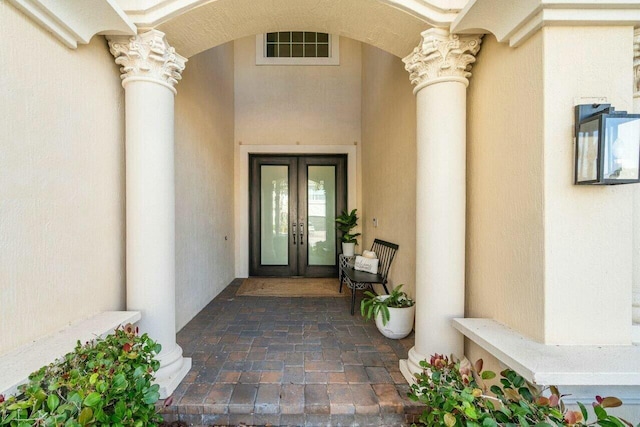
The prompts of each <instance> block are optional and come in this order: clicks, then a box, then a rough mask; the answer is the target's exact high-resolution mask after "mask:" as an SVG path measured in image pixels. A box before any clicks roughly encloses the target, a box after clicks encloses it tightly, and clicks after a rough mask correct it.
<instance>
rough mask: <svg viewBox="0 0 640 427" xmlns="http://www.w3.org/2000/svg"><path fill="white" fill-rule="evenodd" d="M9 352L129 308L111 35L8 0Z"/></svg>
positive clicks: (2, 140) (0, 88)
mask: <svg viewBox="0 0 640 427" xmlns="http://www.w3.org/2000/svg"><path fill="white" fill-rule="evenodd" d="M0 39H2V43H0V57H1V58H2V63H3V67H2V72H1V73H0V99H1V100H2V102H0V117H2V118H3V119H2V132H0V324H2V325H4V326H5V327H4V329H3V332H2V333H0V353H4V352H6V351H8V350H9V349H11V348H14V347H17V346H19V345H22V344H24V343H26V342H28V341H30V340H32V339H34V338H37V337H39V336H42V335H46V334H48V333H51V332H53V331H56V330H58V329H61V328H63V327H65V326H66V325H67V324H68V323H69V322H72V321H74V320H78V319H81V318H83V317H88V316H90V315H92V314H95V313H97V312H100V311H104V310H118V309H123V308H124V299H125V297H124V295H125V294H124V292H125V288H124V144H123V141H124V124H123V121H124V115H123V89H122V87H121V86H120V77H119V74H120V73H119V72H118V67H117V66H116V65H115V64H114V62H113V57H112V56H111V55H110V54H109V51H108V48H107V43H106V41H105V40H104V38H102V37H94V39H93V40H92V42H91V43H90V44H89V45H86V46H80V47H79V48H78V50H71V49H68V48H66V47H65V46H63V45H62V44H61V43H60V42H58V41H57V40H56V39H54V38H53V37H51V36H50V35H49V34H47V33H46V32H45V31H44V30H42V29H41V28H40V27H37V26H35V24H33V23H31V21H29V20H28V19H27V18H26V17H25V16H24V15H22V14H21V13H20V12H18V11H17V10H16V9H15V8H14V7H13V6H11V5H9V4H8V3H7V2H1V3H0Z"/></svg>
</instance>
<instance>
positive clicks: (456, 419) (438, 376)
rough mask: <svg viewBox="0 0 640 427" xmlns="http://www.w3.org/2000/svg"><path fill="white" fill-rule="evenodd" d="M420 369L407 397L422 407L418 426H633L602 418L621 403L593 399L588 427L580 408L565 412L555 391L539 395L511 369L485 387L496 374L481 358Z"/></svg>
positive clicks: (435, 359) (442, 359) (438, 360)
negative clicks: (497, 380) (591, 417)
mask: <svg viewBox="0 0 640 427" xmlns="http://www.w3.org/2000/svg"><path fill="white" fill-rule="evenodd" d="M420 364H421V366H422V368H423V369H424V371H423V373H421V374H416V383H415V384H413V385H412V386H411V391H410V392H409V398H411V399H412V400H414V401H417V402H421V403H424V404H425V405H426V409H425V410H424V412H423V413H422V415H421V416H420V422H421V423H423V424H424V425H427V426H446V427H493V426H508V427H516V426H539V427H551V426H566V425H569V426H596V425H598V426H602V427H625V426H630V427H633V424H631V423H629V422H628V421H625V420H623V419H622V418H618V417H615V416H613V415H609V414H607V411H606V409H605V408H612V407H617V406H620V405H621V404H622V402H621V401H620V399H618V398H615V397H605V398H601V397H600V396H596V402H594V403H593V405H592V406H593V409H594V413H595V415H596V418H597V419H596V420H594V421H591V422H589V421H588V418H589V414H588V412H587V409H586V407H585V406H584V405H583V404H582V403H578V406H579V408H580V411H572V410H568V409H566V408H565V406H564V403H563V402H562V395H560V393H559V392H558V389H557V388H556V387H549V388H548V389H544V390H538V389H536V388H535V387H533V386H532V385H530V384H528V383H527V382H526V381H525V379H524V378H522V377H521V376H520V375H518V374H517V373H516V372H514V371H512V370H510V369H507V370H504V371H502V372H501V373H500V375H501V378H500V385H492V386H491V387H488V386H487V385H486V384H485V382H484V381H487V380H491V379H493V378H495V377H496V374H495V373H494V372H491V371H483V370H482V359H480V360H478V361H477V362H476V363H475V364H474V365H473V366H472V365H471V363H470V362H469V361H467V360H466V359H465V360H464V361H463V362H461V361H457V360H454V359H453V357H451V358H448V357H446V356H443V355H439V354H435V355H434V356H432V357H431V359H430V361H429V362H427V361H426V360H425V361H422V362H420ZM543 392H547V393H548V394H549V397H545V396H543V395H542V393H543Z"/></svg>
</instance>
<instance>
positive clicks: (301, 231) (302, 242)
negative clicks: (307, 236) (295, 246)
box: [300, 222, 304, 245]
mask: <svg viewBox="0 0 640 427" xmlns="http://www.w3.org/2000/svg"><path fill="white" fill-rule="evenodd" d="M303 240H304V222H301V223H300V244H301V245H304V241H303Z"/></svg>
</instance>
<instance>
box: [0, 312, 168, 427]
mask: <svg viewBox="0 0 640 427" xmlns="http://www.w3.org/2000/svg"><path fill="white" fill-rule="evenodd" d="M137 332H138V331H137V328H136V327H134V326H132V325H130V324H129V325H126V326H125V327H124V328H122V329H120V328H116V330H115V332H114V333H113V334H111V335H108V336H107V337H106V338H104V339H96V340H95V341H90V342H87V343H86V344H85V345H81V344H80V342H79V341H78V344H77V346H76V348H75V351H73V352H71V353H69V354H67V355H66V356H64V357H63V358H61V359H59V360H57V361H56V362H54V363H52V364H50V365H48V366H45V367H43V368H41V369H40V370H38V371H36V372H34V373H33V374H31V375H30V376H29V382H28V383H27V384H24V385H22V386H20V389H19V390H20V393H19V394H18V395H17V396H11V397H9V398H7V399H6V400H5V399H4V397H2V396H0V426H11V427H14V426H15V427H23V426H31V425H39V426H65V427H76V426H85V425H111V426H114V427H119V426H149V425H152V426H153V425H156V423H159V422H162V418H161V417H160V416H159V415H158V414H157V413H156V410H155V403H156V401H157V400H158V398H159V396H160V395H159V392H158V389H159V387H158V385H151V382H152V381H153V374H154V372H155V371H157V370H158V368H159V366H160V363H159V362H158V361H157V360H155V359H154V356H155V355H156V354H157V353H159V352H160V349H161V347H160V344H157V343H156V342H154V341H152V340H151V339H150V338H149V337H148V336H147V334H144V335H142V336H138V334H137Z"/></svg>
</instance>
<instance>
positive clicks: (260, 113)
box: [234, 36, 361, 145]
mask: <svg viewBox="0 0 640 427" xmlns="http://www.w3.org/2000/svg"><path fill="white" fill-rule="evenodd" d="M255 40H256V39H255V36H251V37H245V38H242V39H239V40H236V41H235V42H234V45H235V63H236V76H235V79H236V80H235V88H236V95H235V111H236V128H235V139H236V141H242V143H243V144H252V145H253V144H271V145H280V144H303V145H329V144H353V143H354V141H360V138H361V133H360V77H361V76H360V59H361V51H360V46H361V44H360V43H358V42H356V41H354V40H351V39H347V38H344V37H342V38H340V65H339V66H286V65H280V66H277V65H276V66H272V65H255V62H256V57H255V51H256V46H255V45H256V41H255Z"/></svg>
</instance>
